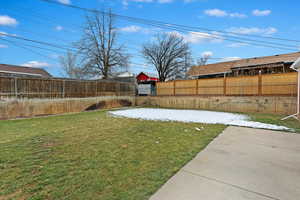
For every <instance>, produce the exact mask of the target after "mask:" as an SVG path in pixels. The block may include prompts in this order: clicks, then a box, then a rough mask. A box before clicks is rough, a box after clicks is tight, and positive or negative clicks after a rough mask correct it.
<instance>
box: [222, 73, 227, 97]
mask: <svg viewBox="0 0 300 200" xmlns="http://www.w3.org/2000/svg"><path fill="white" fill-rule="evenodd" d="M226 87H227V86H226V73H224V80H223V95H224V96H226Z"/></svg>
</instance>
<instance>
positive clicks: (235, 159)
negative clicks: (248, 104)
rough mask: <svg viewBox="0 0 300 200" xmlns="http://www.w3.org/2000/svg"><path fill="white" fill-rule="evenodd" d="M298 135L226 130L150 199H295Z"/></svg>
mask: <svg viewBox="0 0 300 200" xmlns="http://www.w3.org/2000/svg"><path fill="white" fill-rule="evenodd" d="M299 197H300V134H294V133H285V132H278V131H270V130H262V129H251V128H242V127H228V128H227V129H226V130H225V131H224V132H223V133H222V134H220V135H219V136H218V137H217V138H216V139H215V140H214V141H213V142H212V143H210V144H209V145H208V146H207V148H206V149H205V150H203V151H202V152H200V153H199V154H198V155H197V156H196V157H195V158H194V159H193V160H192V161H190V162H189V163H188V164H187V165H186V166H184V167H183V168H182V169H181V170H180V171H179V172H178V173H177V174H176V175H174V176H173V177H172V178H171V179H170V180H169V181H168V182H167V183H166V184H165V185H164V186H163V187H162V188H161V189H159V190H158V191H157V192H156V193H155V194H154V195H153V196H152V197H151V198H150V200H202V199H203V200H249V199H253V200H254V199H255V200H270V199H272V200H296V199H299Z"/></svg>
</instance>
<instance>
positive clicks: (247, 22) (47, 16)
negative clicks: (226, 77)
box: [0, 0, 300, 76]
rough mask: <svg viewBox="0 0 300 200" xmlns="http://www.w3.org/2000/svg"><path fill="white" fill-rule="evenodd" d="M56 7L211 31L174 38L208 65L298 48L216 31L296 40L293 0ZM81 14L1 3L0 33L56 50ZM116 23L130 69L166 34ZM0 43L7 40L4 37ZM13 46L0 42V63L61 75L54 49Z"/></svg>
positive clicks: (85, 0)
mask: <svg viewBox="0 0 300 200" xmlns="http://www.w3.org/2000/svg"><path fill="white" fill-rule="evenodd" d="M58 1H60V2H61V3H64V4H72V5H79V6H81V7H86V8H96V9H108V8H111V9H112V11H113V12H114V13H117V14H121V15H127V16H133V17H141V18H145V19H152V20H160V21H164V22H166V23H175V24H181V25H186V26H193V27H200V28H206V29H210V30H212V31H208V32H207V31H203V30H196V31H193V32H184V33H182V32H176V34H179V35H181V36H183V37H184V39H185V40H186V41H187V42H189V43H190V44H191V47H192V51H193V56H194V58H199V57H201V55H204V54H205V55H209V56H211V57H212V58H219V59H212V60H210V62H220V61H226V60H231V59H237V58H247V57H256V56H266V55H274V54H281V53H289V52H293V49H295V50H294V51H297V50H298V49H299V47H300V43H297V42H289V43H288V42H287V41H277V40H267V39H264V38H255V37H254V38H252V39H254V40H266V41H270V42H276V43H281V44H288V45H293V46H295V48H293V49H292V50H289V49H285V50H283V49H276V48H268V47H261V46H258V45H249V44H246V43H243V42H235V41H228V40H226V38H227V37H223V36H222V34H221V33H219V32H217V31H216V30H221V31H229V32H235V33H238V34H254V35H259V36H264V37H278V38H288V39H293V40H300V23H299V19H300V12H299V7H300V4H299V2H298V1H297V0H286V1H274V0H251V1H241V0H58ZM86 14H87V13H84V12H82V11H79V10H75V9H71V8H66V7H62V6H58V5H53V4H48V3H45V2H42V1H40V0H22V1H20V0H10V1H8V0H2V1H1V6H0V32H4V33H6V34H12V35H17V36H22V37H25V38H30V39H35V40H40V41H45V42H49V43H55V44H59V45H70V44H71V43H72V42H75V41H76V40H78V39H79V38H80V36H81V33H82V25H83V23H84V16H85V15H86ZM116 20H117V21H116V23H117V26H118V28H119V29H120V33H121V35H120V43H123V44H125V45H127V47H128V52H130V53H131V54H132V59H131V60H132V62H134V63H144V61H143V59H142V58H141V56H140V52H139V51H140V48H141V44H143V43H145V42H147V41H150V40H151V39H152V38H153V36H154V35H155V34H157V33H158V32H171V31H172V30H167V29H160V28H157V27H152V26H149V25H143V24H137V23H133V22H129V21H125V20H121V19H118V18H117V19H116ZM195 32H196V33H195ZM238 36H240V35H238ZM1 37H2V38H3V39H5V38H6V39H10V40H12V39H11V38H8V37H3V36H1ZM14 41H15V43H14V44H12V43H7V42H6V41H1V40H0V63H6V64H15V65H24V66H33V67H43V68H45V69H46V70H48V71H49V72H50V73H51V74H53V75H55V76H59V75H61V66H60V64H59V62H57V58H58V56H59V55H62V54H63V52H64V51H65V50H63V49H60V50H59V49H56V51H57V52H51V51H46V50H42V49H34V48H31V47H28V46H27V47H26V48H20V47H17V46H14V45H16V44H18V45H20V44H22V43H23V44H31V43H28V42H22V43H20V42H21V41H18V40H14ZM296 47H297V48H296ZM51 49H53V48H51ZM31 50H33V51H34V52H32V51H31ZM130 70H131V71H132V72H135V73H138V72H140V71H148V72H151V71H153V69H152V68H151V67H147V66H142V65H138V66H136V65H134V64H133V65H132V66H131V67H130Z"/></svg>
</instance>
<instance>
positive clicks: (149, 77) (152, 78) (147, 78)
mask: <svg viewBox="0 0 300 200" xmlns="http://www.w3.org/2000/svg"><path fill="white" fill-rule="evenodd" d="M136 80H137V82H138V83H155V82H158V81H159V79H158V76H157V75H155V74H150V73H147V72H141V73H139V75H137V76H136Z"/></svg>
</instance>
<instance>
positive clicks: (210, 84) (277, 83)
mask: <svg viewBox="0 0 300 200" xmlns="http://www.w3.org/2000/svg"><path fill="white" fill-rule="evenodd" d="M156 92H157V95H158V96H165V95H167V96H170V95H173V96H176V95H226V96H263V95H269V96H296V95H297V73H296V72H292V73H282V74H263V75H257V76H242V77H224V78H205V79H198V80H176V81H168V82H159V83H157V91H156Z"/></svg>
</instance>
